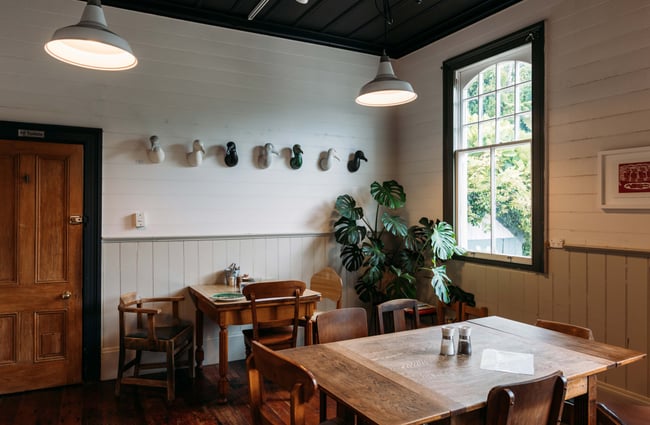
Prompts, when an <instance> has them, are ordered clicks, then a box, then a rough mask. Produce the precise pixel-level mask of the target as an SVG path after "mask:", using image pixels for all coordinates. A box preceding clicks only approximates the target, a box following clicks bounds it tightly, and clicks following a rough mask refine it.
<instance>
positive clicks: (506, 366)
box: [481, 348, 535, 375]
mask: <svg viewBox="0 0 650 425" xmlns="http://www.w3.org/2000/svg"><path fill="white" fill-rule="evenodd" d="M481 369H487V370H497V371H499V372H508V373H521V374H524V375H534V374H535V366H534V356H533V355H532V354H529V353H514V352H512V351H499V350H494V349H492V348H486V349H485V350H483V353H482V354H481Z"/></svg>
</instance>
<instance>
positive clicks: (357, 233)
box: [334, 217, 366, 245]
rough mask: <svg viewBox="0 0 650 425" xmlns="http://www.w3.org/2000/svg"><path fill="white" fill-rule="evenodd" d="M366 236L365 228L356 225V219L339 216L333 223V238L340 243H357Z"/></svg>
mask: <svg viewBox="0 0 650 425" xmlns="http://www.w3.org/2000/svg"><path fill="white" fill-rule="evenodd" d="M365 237H366V228H365V227H363V226H358V225H357V221H356V220H352V219H349V218H347V217H341V218H339V219H338V220H337V221H336V223H334V238H335V239H336V242H338V243H340V244H341V245H357V244H359V243H361V241H363V239H364V238H365Z"/></svg>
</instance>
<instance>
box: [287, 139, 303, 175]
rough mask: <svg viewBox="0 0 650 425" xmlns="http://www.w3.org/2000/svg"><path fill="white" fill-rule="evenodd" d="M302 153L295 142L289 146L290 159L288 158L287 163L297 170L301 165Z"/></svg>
mask: <svg viewBox="0 0 650 425" xmlns="http://www.w3.org/2000/svg"><path fill="white" fill-rule="evenodd" d="M302 154H303V152H302V148H301V147H300V145H299V144H297V143H296V144H295V145H293V148H291V159H290V160H289V165H290V166H291V168H293V169H294V170H297V169H299V168H300V167H302Z"/></svg>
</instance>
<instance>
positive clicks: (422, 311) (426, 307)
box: [405, 301, 438, 326]
mask: <svg viewBox="0 0 650 425" xmlns="http://www.w3.org/2000/svg"><path fill="white" fill-rule="evenodd" d="M405 311H406V317H407V318H409V319H410V320H413V310H411V309H410V308H407V309H406V310H405ZM418 314H419V315H420V326H424V318H425V317H429V319H430V323H431V326H435V325H437V324H438V307H437V306H435V305H431V304H427V303H425V302H422V301H419V302H418Z"/></svg>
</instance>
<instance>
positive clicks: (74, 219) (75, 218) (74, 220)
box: [68, 215, 86, 224]
mask: <svg viewBox="0 0 650 425" xmlns="http://www.w3.org/2000/svg"><path fill="white" fill-rule="evenodd" d="M85 222H86V217H84V216H82V215H71V216H70V221H68V223H70V224H83V223H85Z"/></svg>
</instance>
